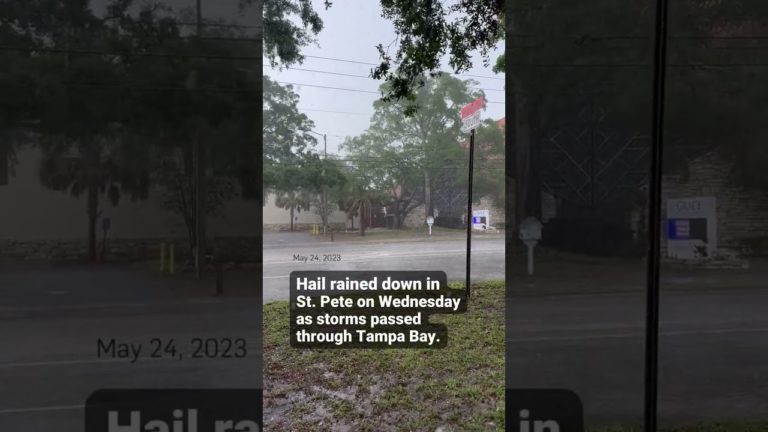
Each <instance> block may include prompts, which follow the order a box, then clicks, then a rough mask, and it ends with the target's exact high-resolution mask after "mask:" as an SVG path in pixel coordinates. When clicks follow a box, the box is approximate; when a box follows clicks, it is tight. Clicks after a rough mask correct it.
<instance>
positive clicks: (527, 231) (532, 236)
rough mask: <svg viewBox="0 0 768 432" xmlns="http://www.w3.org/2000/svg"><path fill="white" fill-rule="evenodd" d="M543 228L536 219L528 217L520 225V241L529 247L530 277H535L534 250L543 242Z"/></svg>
mask: <svg viewBox="0 0 768 432" xmlns="http://www.w3.org/2000/svg"><path fill="white" fill-rule="evenodd" d="M541 228H542V225H541V222H539V220H538V219H536V218H535V217H527V218H525V219H524V220H523V222H522V223H521V224H520V240H522V241H523V243H525V245H526V246H527V247H528V276H533V248H534V247H536V245H537V244H539V240H541Z"/></svg>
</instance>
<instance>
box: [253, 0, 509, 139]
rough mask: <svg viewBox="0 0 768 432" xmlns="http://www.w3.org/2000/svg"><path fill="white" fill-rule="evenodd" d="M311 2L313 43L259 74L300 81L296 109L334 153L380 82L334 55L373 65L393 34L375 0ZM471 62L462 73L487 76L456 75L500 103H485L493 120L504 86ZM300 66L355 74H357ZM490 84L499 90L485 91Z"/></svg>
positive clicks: (359, 124)
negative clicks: (287, 63) (315, 26)
mask: <svg viewBox="0 0 768 432" xmlns="http://www.w3.org/2000/svg"><path fill="white" fill-rule="evenodd" d="M313 3H314V5H315V8H316V9H317V10H318V11H319V13H320V16H321V18H322V19H323V22H324V29H323V31H322V32H321V33H320V35H319V36H318V44H317V46H314V45H313V46H309V47H306V48H305V49H304V51H303V53H304V55H305V56H306V57H307V58H306V60H305V61H304V63H303V64H301V65H294V67H293V68H292V69H289V70H283V71H278V70H274V69H271V68H269V67H268V62H267V61H265V63H264V64H265V67H264V74H265V75H268V76H270V77H271V78H273V79H275V80H277V81H278V82H282V83H297V84H305V85H295V86H294V91H296V92H297V93H298V94H299V96H300V97H301V99H300V102H299V108H300V109H301V110H302V112H304V113H305V114H306V115H307V116H308V117H309V118H311V119H312V120H313V121H314V122H315V130H316V131H317V132H320V133H326V134H328V152H329V153H337V151H338V145H339V144H340V143H341V142H342V141H343V140H344V137H345V136H354V135H357V134H360V133H361V132H363V131H364V130H365V129H366V128H367V127H368V123H369V119H370V116H371V114H372V113H373V107H372V103H373V101H374V100H376V99H377V97H378V87H379V85H380V83H381V82H380V81H377V80H374V79H372V78H369V77H368V76H369V75H370V72H371V69H373V67H374V66H372V65H367V64H358V63H350V62H343V61H339V60H352V61H357V62H363V63H371V64H376V63H377V61H378V52H377V51H376V45H378V44H380V43H383V44H384V45H385V46H386V45H387V44H389V43H390V42H392V41H393V40H394V38H395V33H394V30H393V27H392V24H391V23H390V21H389V20H387V19H384V18H382V17H381V7H380V4H379V1H378V0H365V1H362V0H360V1H350V0H347V1H335V2H334V4H333V6H332V7H331V8H330V9H328V10H325V7H324V6H323V1H322V0H313ZM503 46H504V44H503V42H502V43H501V44H499V48H500V49H497V50H496V51H495V52H492V53H491V56H490V58H491V61H492V62H493V61H495V59H496V57H498V56H499V55H500V54H501V53H502V52H503ZM392 49H393V50H396V47H395V46H394V45H393V48H392ZM393 53H394V51H393ZM317 57H326V58H333V59H338V60H327V59H321V58H317ZM444 64H447V62H444ZM474 64H475V65H476V66H475V67H474V68H473V69H472V70H471V71H468V72H466V73H467V74H471V75H480V76H488V77H493V78H492V79H488V78H476V77H466V76H464V77H461V78H464V79H473V80H476V81H477V82H478V83H479V85H478V87H479V88H482V89H484V90H486V97H487V99H488V100H489V101H495V102H501V103H489V104H488V107H487V110H486V112H485V115H486V116H487V117H491V118H494V119H499V118H501V117H504V104H503V102H504V93H503V91H501V90H503V89H504V75H503V74H499V75H497V74H494V73H493V71H492V70H491V67H490V66H489V67H488V68H484V67H483V66H482V59H481V57H480V56H479V55H478V56H476V57H475V62H474ZM298 69H304V70H298ZM306 70H313V71H325V72H334V73H340V74H348V75H360V76H362V78H358V77H351V76H342V75H332V74H326V73H318V72H308V71H306ZM443 70H446V71H447V70H448V68H447V67H445V68H444V69H443ZM310 85H317V86H326V87H336V88H345V89H356V90H363V91H367V92H375V93H376V94H373V93H360V92H351V91H344V90H335V89H326V88H317V87H310ZM491 89H495V90H499V91H489V90H491ZM318 110H321V111H318ZM322 111H339V112H344V113H354V114H339V113H328V112H322ZM318 142H319V144H320V145H319V149H320V150H322V139H319V140H318Z"/></svg>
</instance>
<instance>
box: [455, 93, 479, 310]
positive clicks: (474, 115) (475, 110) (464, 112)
mask: <svg viewBox="0 0 768 432" xmlns="http://www.w3.org/2000/svg"><path fill="white" fill-rule="evenodd" d="M483 108H485V98H483V97H479V98H477V99H475V100H473V101H472V102H470V103H468V104H467V105H464V106H463V107H462V108H461V123H462V127H461V130H462V132H467V131H469V132H470V134H469V181H468V183H469V184H468V185H467V272H466V273H467V283H466V288H467V299H469V294H470V288H469V280H470V266H471V263H472V174H473V173H474V161H475V128H476V127H477V126H478V125H479V124H480V122H481V121H480V112H481V111H482V110H483Z"/></svg>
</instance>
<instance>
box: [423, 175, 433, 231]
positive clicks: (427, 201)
mask: <svg viewBox="0 0 768 432" xmlns="http://www.w3.org/2000/svg"><path fill="white" fill-rule="evenodd" d="M430 216H432V188H431V187H430V182H429V173H428V172H426V171H424V220H426V219H427V218H428V217H430Z"/></svg>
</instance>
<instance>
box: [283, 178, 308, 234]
mask: <svg viewBox="0 0 768 432" xmlns="http://www.w3.org/2000/svg"><path fill="white" fill-rule="evenodd" d="M311 201H312V199H311V194H310V193H309V192H308V191H307V190H305V189H303V188H298V189H295V190H291V191H277V192H276V193H275V205H276V206H278V207H280V208H284V209H288V210H289V211H290V212H291V231H293V229H294V226H293V220H294V212H297V213H301V211H302V210H308V209H309V207H310V203H311Z"/></svg>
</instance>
